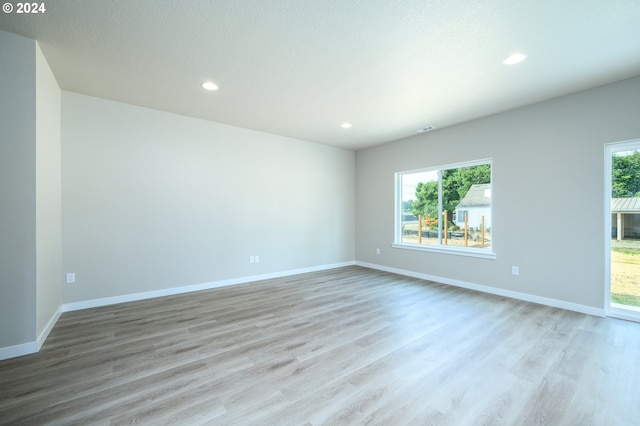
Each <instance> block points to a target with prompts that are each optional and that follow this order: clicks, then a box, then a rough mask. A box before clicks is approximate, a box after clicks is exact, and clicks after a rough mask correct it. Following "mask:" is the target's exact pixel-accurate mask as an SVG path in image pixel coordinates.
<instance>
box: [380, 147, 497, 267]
mask: <svg viewBox="0 0 640 426" xmlns="http://www.w3.org/2000/svg"><path fill="white" fill-rule="evenodd" d="M485 164H488V165H489V166H490V167H491V206H490V207H489V211H490V212H491V235H492V237H493V235H494V232H493V200H494V191H493V159H492V158H484V159H480V160H473V161H464V162H460V163H451V164H445V165H441V166H431V167H424V168H419V169H412V170H404V171H400V172H396V173H395V175H394V178H395V182H394V183H395V184H394V188H395V197H394V238H393V239H394V242H393V244H392V245H391V246H392V247H394V248H398V249H405V250H417V251H426V252H435V253H444V254H453V255H458V256H470V257H479V258H484V259H495V258H496V253H495V251H494V244H493V239H492V241H491V245H490V246H489V248H475V247H461V246H453V245H444V244H442V233H443V229H442V219H443V217H442V216H443V215H442V172H443V171H444V170H451V169H459V168H464V167H473V166H480V165H485ZM432 171H437V172H438V223H439V224H440V225H439V226H438V244H415V243H407V242H403V241H402V177H403V176H404V175H408V174H412V173H421V172H432Z"/></svg>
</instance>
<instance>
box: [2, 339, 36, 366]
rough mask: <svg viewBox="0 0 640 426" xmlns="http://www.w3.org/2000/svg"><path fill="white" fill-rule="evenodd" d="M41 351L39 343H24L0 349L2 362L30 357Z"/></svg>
mask: <svg viewBox="0 0 640 426" xmlns="http://www.w3.org/2000/svg"><path fill="white" fill-rule="evenodd" d="M39 350H40V348H39V347H38V342H36V341H33V342H28V343H22V344H20V345H15V346H7V347H6V348H0V361H2V360H5V359H9V358H15V357H18V356H23V355H29V354H32V353H36V352H38V351H39Z"/></svg>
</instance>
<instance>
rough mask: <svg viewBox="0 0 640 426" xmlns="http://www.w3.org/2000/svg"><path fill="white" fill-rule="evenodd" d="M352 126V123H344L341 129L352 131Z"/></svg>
mask: <svg viewBox="0 0 640 426" xmlns="http://www.w3.org/2000/svg"><path fill="white" fill-rule="evenodd" d="M352 126H353V125H352V124H351V123H347V122H344V123H342V126H340V127H342V128H343V129H350V128H351V127H352Z"/></svg>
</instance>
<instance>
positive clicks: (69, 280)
mask: <svg viewBox="0 0 640 426" xmlns="http://www.w3.org/2000/svg"><path fill="white" fill-rule="evenodd" d="M75 282H76V273H75V272H69V273H68V274H67V284H73V283H75Z"/></svg>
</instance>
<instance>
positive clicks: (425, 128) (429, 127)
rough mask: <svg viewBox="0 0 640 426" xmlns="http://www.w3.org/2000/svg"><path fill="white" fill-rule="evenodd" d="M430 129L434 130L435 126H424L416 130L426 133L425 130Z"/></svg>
mask: <svg viewBox="0 0 640 426" xmlns="http://www.w3.org/2000/svg"><path fill="white" fill-rule="evenodd" d="M429 130H433V126H427V127H423V128H422V129H418V130H416V132H418V133H424V132H428V131H429Z"/></svg>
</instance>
